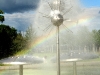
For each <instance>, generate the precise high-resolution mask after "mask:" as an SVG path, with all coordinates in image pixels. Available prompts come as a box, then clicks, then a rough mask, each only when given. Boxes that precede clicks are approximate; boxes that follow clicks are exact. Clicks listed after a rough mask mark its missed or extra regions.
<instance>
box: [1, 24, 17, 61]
mask: <svg viewBox="0 0 100 75" xmlns="http://www.w3.org/2000/svg"><path fill="white" fill-rule="evenodd" d="M16 37H17V30H16V29H15V28H10V27H9V26H6V25H3V24H1V25H0V59H1V58H4V57H8V56H10V55H13V54H14V53H15V50H13V49H12V47H13V41H14V39H15V38H16Z"/></svg>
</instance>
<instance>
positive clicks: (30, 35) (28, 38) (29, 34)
mask: <svg viewBox="0 0 100 75" xmlns="http://www.w3.org/2000/svg"><path fill="white" fill-rule="evenodd" d="M35 38H36V33H35V31H34V29H33V27H32V25H31V26H30V27H28V29H27V30H26V35H25V40H26V42H27V48H28V47H29V44H30V43H31V42H32V41H34V39H35Z"/></svg>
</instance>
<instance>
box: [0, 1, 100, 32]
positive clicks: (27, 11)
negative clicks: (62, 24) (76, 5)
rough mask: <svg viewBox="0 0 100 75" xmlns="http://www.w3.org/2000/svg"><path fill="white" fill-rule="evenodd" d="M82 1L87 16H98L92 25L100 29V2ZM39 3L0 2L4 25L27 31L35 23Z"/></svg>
mask: <svg viewBox="0 0 100 75" xmlns="http://www.w3.org/2000/svg"><path fill="white" fill-rule="evenodd" d="M80 1H81V4H82V6H83V7H84V8H85V14H88V15H90V14H91V15H96V16H97V17H96V18H95V20H94V22H93V23H92V24H96V26H95V28H99V27H100V26H99V24H100V23H99V22H98V21H99V20H100V18H99V17H100V15H99V11H100V0H80ZM39 2H40V0H9V2H8V0H0V9H1V10H3V11H4V12H5V14H4V16H5V21H4V24H6V25H9V26H11V27H14V28H16V29H17V30H19V31H26V29H27V28H28V27H29V25H32V24H33V23H34V18H35V14H36V10H37V8H38V6H39ZM91 12H92V13H91ZM88 25H89V23H88ZM91 26H92V25H91ZM92 28H94V26H92Z"/></svg>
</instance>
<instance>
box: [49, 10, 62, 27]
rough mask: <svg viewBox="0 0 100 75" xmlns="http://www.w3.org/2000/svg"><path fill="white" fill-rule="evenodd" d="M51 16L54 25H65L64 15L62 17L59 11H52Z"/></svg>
mask: <svg viewBox="0 0 100 75" xmlns="http://www.w3.org/2000/svg"><path fill="white" fill-rule="evenodd" d="M50 16H51V22H52V23H53V25H55V26H60V25H61V24H62V23H63V15H61V13H60V11H59V10H53V11H51V13H50Z"/></svg>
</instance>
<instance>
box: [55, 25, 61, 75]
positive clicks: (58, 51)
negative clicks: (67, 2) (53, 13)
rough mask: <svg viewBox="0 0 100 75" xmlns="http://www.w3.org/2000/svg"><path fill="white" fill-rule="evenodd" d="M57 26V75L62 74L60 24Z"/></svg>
mask: <svg viewBox="0 0 100 75" xmlns="http://www.w3.org/2000/svg"><path fill="white" fill-rule="evenodd" d="M56 27H57V75H60V48H59V26H56Z"/></svg>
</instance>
